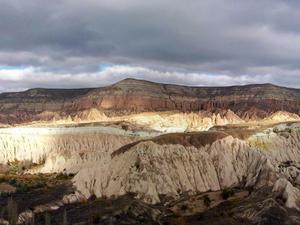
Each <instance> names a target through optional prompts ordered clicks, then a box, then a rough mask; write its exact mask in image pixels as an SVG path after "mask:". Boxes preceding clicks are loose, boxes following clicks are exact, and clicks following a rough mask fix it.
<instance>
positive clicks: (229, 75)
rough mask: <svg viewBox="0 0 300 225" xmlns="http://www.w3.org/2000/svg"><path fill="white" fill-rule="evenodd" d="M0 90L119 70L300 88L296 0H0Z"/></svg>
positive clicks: (194, 81) (79, 81) (65, 82)
mask: <svg viewBox="0 0 300 225" xmlns="http://www.w3.org/2000/svg"><path fill="white" fill-rule="evenodd" d="M0 6H1V7H0V92H3V91H20V90H24V89H28V88H34V87H46V88H47V87H52V88H79V87H100V86H105V85H109V84H112V83H114V82H117V81H119V80H121V79H124V78H128V77H131V78H138V79H146V80H151V81H156V82H163V83H175V84H184V85H193V86H207V85H208V86H224V85H226V86H227V85H243V84H249V83H273V84H277V85H281V86H289V87H298V88H300V22H299V21H300V1H297V0H251V1H250V0H248V1H240V0H201V1H197V0H184V1H182V0H151V1H142V0H101V1H99V0H76V1H74V0H51V1H45V0H26V1H24V0H0Z"/></svg>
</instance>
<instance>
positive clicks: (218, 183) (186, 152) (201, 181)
mask: <svg viewBox="0 0 300 225" xmlns="http://www.w3.org/2000/svg"><path fill="white" fill-rule="evenodd" d="M275 180H276V177H275V175H274V173H273V168H272V166H271V164H270V163H269V161H268V159H267V158H266V157H265V156H264V155H263V154H262V153H261V152H260V151H256V150H253V149H251V148H250V147H249V146H248V145H246V144H245V143H243V142H242V141H240V140H238V139H235V138H232V137H227V138H224V139H222V140H218V141H216V142H214V143H213V144H212V145H207V146H205V147H202V148H200V149H197V148H195V147H184V146H182V145H158V144H155V143H153V142H151V141H148V142H143V143H140V144H137V145H135V146H134V147H132V148H131V149H129V150H128V151H126V152H125V153H123V154H119V155H116V156H115V157H114V158H113V159H112V160H111V161H110V162H109V163H107V162H104V161H99V162H98V163H97V165H95V167H94V168H87V169H82V170H81V171H80V172H79V173H78V174H77V175H76V176H75V178H74V181H75V186H76V187H77V189H78V190H79V191H80V192H81V193H82V194H84V195H85V196H86V197H89V196H90V195H91V194H95V195H96V196H98V197H101V196H113V195H122V194H125V193H126V192H133V193H137V197H138V198H140V199H142V200H144V201H146V202H150V203H156V202H159V201H160V198H159V196H160V195H167V196H171V197H174V196H177V195H178V194H180V193H181V192H186V191H188V192H193V193H195V192H205V191H209V190H212V191H214V190H220V189H222V188H225V187H236V186H239V185H241V184H242V183H243V184H244V185H246V186H263V185H270V184H272V183H273V182H274V181H275Z"/></svg>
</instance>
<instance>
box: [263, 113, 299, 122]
mask: <svg viewBox="0 0 300 225" xmlns="http://www.w3.org/2000/svg"><path fill="white" fill-rule="evenodd" d="M288 121H300V117H299V116H298V115H297V114H294V113H289V112H284V111H278V112H275V113H273V114H272V115H270V116H269V117H266V118H264V119H263V120H262V122H270V123H274V122H288Z"/></svg>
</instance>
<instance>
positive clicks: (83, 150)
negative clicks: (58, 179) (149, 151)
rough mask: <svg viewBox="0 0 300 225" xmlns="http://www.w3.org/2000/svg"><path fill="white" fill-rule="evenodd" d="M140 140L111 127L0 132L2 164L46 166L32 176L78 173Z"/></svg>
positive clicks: (0, 158) (23, 129)
mask: <svg viewBox="0 0 300 225" xmlns="http://www.w3.org/2000/svg"><path fill="white" fill-rule="evenodd" d="M134 135H137V136H134ZM138 139H139V137H138V134H133V133H132V132H130V131H124V130H121V129H117V128H109V127H77V128H63V127H61V128H7V129H0V163H2V164H6V163H7V162H8V161H15V160H19V161H25V160H27V161H31V162H33V163H37V164H42V166H41V167H39V168H38V170H33V171H31V172H63V171H66V172H71V173H75V172H78V171H79V169H80V168H82V167H87V166H89V165H90V164H92V163H93V162H96V161H97V160H100V159H102V158H106V157H110V153H111V152H113V151H114V150H116V149H118V148H120V147H121V146H123V145H125V144H128V143H130V142H132V141H135V140H138Z"/></svg>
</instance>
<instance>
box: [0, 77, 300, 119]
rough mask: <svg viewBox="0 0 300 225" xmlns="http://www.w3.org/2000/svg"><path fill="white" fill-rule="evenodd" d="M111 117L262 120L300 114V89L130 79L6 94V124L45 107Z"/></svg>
mask: <svg viewBox="0 0 300 225" xmlns="http://www.w3.org/2000/svg"><path fill="white" fill-rule="evenodd" d="M92 108H95V109H98V110H100V111H103V112H105V113H106V114H107V115H108V116H110V115H111V116H114V115H125V114H126V115H128V114H132V113H140V112H163V111H180V112H199V111H209V112H218V111H222V110H232V111H233V112H234V113H235V114H237V115H238V116H239V117H241V118H242V119H246V120H251V119H256V118H259V119H262V118H265V117H268V116H270V115H271V114H273V113H275V112H277V111H286V112H289V113H294V114H298V115H299V114H300V89H293V88H286V87H280V86H276V85H273V84H268V83H267V84H250V85H243V86H236V85H235V86H224V87H205V86H201V87H200V86H182V85H174V84H161V83H156V82H152V81H145V80H139V79H132V78H127V79H124V80H121V81H119V82H117V83H115V84H112V85H109V86H105V87H100V88H79V89H47V88H34V89H29V90H26V91H23V92H11V93H1V94H0V123H22V122H30V121H35V120H36V115H37V114H41V113H43V112H45V111H47V112H55V113H57V114H59V115H61V116H66V115H71V116H76V115H77V114H78V113H80V112H81V111H84V110H89V109H92Z"/></svg>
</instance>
